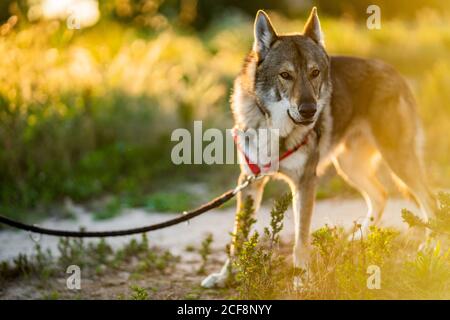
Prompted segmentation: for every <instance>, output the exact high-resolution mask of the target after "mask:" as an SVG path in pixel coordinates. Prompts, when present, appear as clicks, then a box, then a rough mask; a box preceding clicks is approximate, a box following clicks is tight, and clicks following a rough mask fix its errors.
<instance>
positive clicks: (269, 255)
mask: <svg viewBox="0 0 450 320" xmlns="http://www.w3.org/2000/svg"><path fill="white" fill-rule="evenodd" d="M291 200H292V196H291V195H290V194H287V195H285V196H283V197H282V198H281V199H279V200H277V201H275V203H274V206H273V208H272V210H271V213H270V216H271V221H270V228H268V227H266V228H265V229H264V234H263V237H260V235H259V233H258V232H257V231H254V232H253V234H251V235H250V228H251V227H252V225H253V224H254V222H255V220H254V219H253V218H252V214H253V203H252V201H251V198H248V199H246V201H245V202H244V204H243V206H242V208H241V211H240V212H239V213H238V219H240V220H241V221H240V224H239V228H238V230H236V234H234V235H233V238H234V242H235V256H234V257H233V258H232V261H233V268H235V269H236V275H235V278H236V281H237V284H238V287H237V290H238V292H239V297H240V298H243V299H270V298H274V297H275V296H276V294H278V293H279V290H280V289H281V288H282V283H281V280H282V275H283V273H282V272H281V271H282V268H281V267H282V262H283V258H282V257H281V256H280V255H278V246H279V244H280V236H279V233H280V232H281V230H282V228H283V217H284V213H285V211H286V210H287V208H288V206H289V204H290V202H291Z"/></svg>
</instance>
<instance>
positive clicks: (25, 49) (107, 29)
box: [0, 0, 450, 299]
mask: <svg viewBox="0 0 450 320" xmlns="http://www.w3.org/2000/svg"><path fill="white" fill-rule="evenodd" d="M44 2H45V1H44ZM56 2H57V1H56ZM56 2H55V1H47V7H45V6H43V7H38V4H39V3H40V1H30V2H29V3H28V2H27V1H6V2H5V4H2V5H1V6H2V8H4V10H3V11H4V12H8V14H4V17H3V18H2V20H1V25H0V56H1V59H0V211H1V214H4V215H7V216H9V217H14V218H16V219H20V220H21V221H27V222H33V223H39V221H43V220H44V219H46V218H49V217H52V218H55V219H70V218H73V214H71V213H70V212H68V210H66V209H67V208H66V207H67V206H66V205H65V204H66V203H67V202H70V203H72V202H73V203H76V204H79V205H81V206H84V207H86V208H88V209H89V211H90V212H92V215H93V216H94V217H95V219H97V220H107V219H110V218H113V217H117V216H119V215H121V214H124V213H123V211H124V209H128V208H144V209H145V210H147V211H149V212H152V211H156V212H159V213H161V212H170V213H177V212H178V213H179V212H183V211H184V210H187V209H190V208H192V207H194V206H195V205H198V204H201V203H203V202H205V201H207V200H209V199H210V198H211V196H213V195H217V194H220V193H221V192H224V191H225V190H227V189H229V188H230V187H232V186H234V185H235V181H236V178H237V176H238V174H239V168H238V166H237V165H212V166H208V165H191V166H183V165H181V166H177V165H175V164H173V163H172V161H171V159H170V154H171V153H170V152H171V149H172V147H173V145H174V143H173V142H171V141H170V136H171V133H172V131H173V130H174V129H176V128H188V129H191V128H192V126H193V121H194V120H203V121H204V122H203V125H204V127H216V128H220V129H221V130H225V129H227V128H231V127H232V126H233V119H232V115H231V111H230V107H229V96H230V92H231V86H232V82H233V80H234V78H235V77H236V75H237V74H238V73H239V71H240V69H241V66H242V63H243V59H244V57H245V55H246V54H247V53H248V51H249V50H250V49H251V46H252V41H253V19H254V13H250V12H246V10H247V9H245V8H244V9H243V8H235V7H233V6H232V5H231V4H230V5H228V4H227V2H226V1H222V2H223V3H225V4H224V6H225V8H226V9H224V10H216V11H215V12H214V13H211V14H210V15H208V17H209V18H208V20H207V22H205V21H206V20H205V19H206V18H205V17H204V16H202V14H204V13H203V12H204V11H208V10H207V9H205V8H204V6H205V5H204V4H202V1H198V2H199V4H198V5H197V6H195V5H194V6H192V4H197V1H158V0H147V1H128V0H120V1H100V2H101V3H100V4H97V2H96V1H92V3H91V4H93V7H89V6H87V7H84V8H82V9H80V12H79V14H80V15H82V16H83V17H84V19H85V20H82V24H81V25H80V26H79V27H80V28H79V29H78V28H75V29H74V28H71V27H70V20H68V19H69V18H70V17H69V18H68V17H67V15H64V14H63V16H59V15H58V12H59V11H58V4H56ZM68 2H70V1H68ZM87 2H90V1H87ZM311 2H314V1H311ZM438 2H439V1H438ZM30 3H31V4H30ZM351 3H353V4H354V3H358V1H352V2H351ZM361 3H362V2H361ZM189 4H191V5H189ZM383 4H384V2H383ZM439 4H441V3H440V2H439ZM33 5H34V6H35V7H33ZM59 5H61V4H59ZM413 5H414V4H413ZM349 6H350V5H349ZM443 6H444V7H445V4H444V5H443ZM261 7H262V8H264V6H263V5H261ZM324 7H325V9H324V10H322V11H321V7H320V3H319V4H318V9H319V15H320V18H321V24H322V29H323V31H324V34H325V43H326V49H327V51H328V52H329V53H330V54H332V55H333V54H336V55H356V56H360V57H370V58H376V59H381V60H384V61H387V62H388V63H390V64H392V65H393V66H395V68H396V69H397V70H398V71H400V73H401V74H402V75H403V76H404V77H405V78H406V79H407V81H408V83H409V85H410V86H411V88H412V90H413V93H414V95H415V98H416V99H417V102H418V108H419V114H420V116H421V119H422V122H423V127H424V129H425V138H426V142H425V148H424V154H425V162H426V168H427V170H428V172H429V179H430V182H431V185H432V186H433V188H435V190H446V189H448V187H449V185H450V161H449V159H450V158H449V150H450V139H449V132H450V13H449V10H448V8H444V9H443V8H442V7H439V6H434V7H433V6H430V7H427V8H420V9H417V11H416V12H414V14H411V15H410V16H404V15H401V14H398V15H397V13H396V12H389V13H388V14H386V18H385V16H384V15H383V6H382V25H381V29H379V30H370V29H368V28H367V27H366V21H365V17H366V13H365V12H364V11H362V12H361V13H359V14H358V15H352V14H351V12H352V10H350V9H349V12H344V13H343V14H341V13H337V12H335V11H333V10H331V9H330V8H328V7H326V6H324ZM350 7H351V6H350ZM352 8H353V9H354V10H356V9H355V8H358V7H357V6H354V7H352ZM45 10H47V11H45ZM193 10H194V11H193ZM195 10H197V11H195ZM309 10H310V7H309V6H308V7H307V8H305V9H304V10H300V12H299V13H298V14H295V15H292V14H289V13H288V12H286V11H284V10H282V9H279V8H274V9H273V10H268V13H269V14H270V16H271V18H272V21H273V22H274V25H276V26H277V31H279V32H301V31H302V28H303V25H304V23H305V20H306V18H307V12H309ZM193 12H194V13H193ZM195 12H196V13H195ZM196 19H197V20H196ZM202 19H203V20H202ZM199 21H200V22H199ZM393 138H394V137H393ZM381 174H383V173H381ZM411 174H414V173H411ZM191 185H195V186H197V187H198V186H200V187H201V188H200V189H201V190H200V192H199V191H198V190H197V189H198V188H197V189H196V190H195V191H193V189H194V188H191V187H190V186H191ZM280 186H282V185H281V184H280V185H277V184H276V185H274V186H269V190H268V195H269V198H277V199H279V198H280V196H281V195H282V194H283V193H284V192H285V191H286V190H287V188H285V187H281V188H280ZM391 191H392V192H393V193H394V194H397V191H396V189H395V187H393V188H392V190H391ZM358 197H359V194H358V193H356V192H354V191H353V189H352V188H351V187H349V186H347V185H346V184H345V183H344V182H343V181H342V180H341V179H340V178H338V177H337V176H335V175H334V172H333V170H332V169H330V170H329V172H327V174H326V177H325V178H324V179H323V184H321V186H320V187H319V198H320V199H328V198H337V199H341V198H342V199H344V198H345V199H346V198H358ZM442 197H443V198H442V199H446V200H442V207H441V211H442V216H440V217H439V219H440V220H439V219H438V221H437V222H436V225H441V226H444V227H440V228H437V229H436V228H435V226H436V225H433V226H432V227H430V225H428V226H425V227H428V228H431V229H433V228H434V229H433V231H434V235H435V237H434V238H433V239H434V243H433V244H434V246H432V245H430V246H429V247H428V248H427V249H426V250H425V251H422V252H417V247H418V245H419V243H420V239H421V238H420V237H419V236H418V235H417V234H416V233H417V232H416V233H415V232H409V233H406V232H400V231H398V230H394V229H389V228H374V229H373V230H372V232H371V234H370V235H369V237H368V238H367V239H363V240H361V241H356V240H355V241H353V240H351V239H350V240H349V239H348V234H347V233H346V231H347V230H344V229H343V228H342V227H340V226H323V227H322V228H320V229H318V230H315V231H314V236H313V239H314V243H313V245H314V252H313V255H314V258H313V261H314V265H313V273H312V277H313V281H312V282H311V287H310V288H309V290H307V291H304V292H296V291H295V290H293V288H292V281H291V278H292V276H293V275H294V273H295V271H294V270H291V251H290V248H291V246H290V245H288V244H287V243H284V242H282V241H281V240H279V238H277V236H276V234H277V231H276V230H273V229H270V228H269V229H268V231H267V234H260V235H258V236H255V234H254V233H252V232H247V233H246V237H245V236H244V238H243V239H242V251H241V252H240V255H239V256H238V259H237V262H236V263H237V265H236V268H237V270H238V272H237V274H236V277H235V278H234V279H231V280H230V283H229V284H228V286H227V288H225V289H220V290H214V289H208V290H203V289H201V288H200V286H199V284H200V282H201V279H202V278H203V277H204V276H205V275H206V274H208V273H209V272H212V271H217V269H218V268H220V261H221V260H222V259H223V256H224V252H225V248H222V250H221V251H220V253H218V252H216V251H214V250H212V251H211V248H210V245H211V242H213V241H214V240H213V239H209V240H208V239H207V238H205V239H203V238H202V237H203V235H199V238H202V239H200V241H201V240H203V242H202V243H201V245H199V246H198V247H195V248H186V252H189V253H190V254H191V255H194V257H195V259H194V260H195V261H196V262H195V263H193V265H192V266H193V269H192V270H193V271H192V276H191V278H189V274H190V273H189V272H186V268H183V270H184V271H183V272H184V273H183V272H181V273H180V272H179V273H178V278H177V279H173V284H172V285H169V284H167V281H169V280H167V281H166V280H164V279H166V278H167V277H168V275H169V274H172V273H175V272H173V270H177V266H178V264H179V263H180V259H181V258H180V255H176V254H172V253H170V252H168V251H165V250H164V249H163V248H159V247H158V243H155V242H151V241H150V245H149V244H148V243H147V242H146V241H147V239H146V238H145V237H144V238H142V239H141V238H138V240H134V242H133V241H132V242H130V243H128V244H127V245H125V246H124V247H123V248H121V249H113V248H111V247H110V246H109V244H108V242H95V243H94V244H91V243H77V242H76V241H74V240H70V239H62V240H60V244H59V247H58V250H59V251H58V254H57V256H54V255H52V254H49V253H47V252H46V251H45V248H41V247H39V245H38V246H37V251H34V252H33V253H32V254H31V255H29V256H26V255H20V256H18V257H17V258H16V259H14V260H11V261H9V262H6V261H5V262H3V263H2V264H1V268H0V284H2V286H3V287H4V288H8V286H10V287H17V286H24V287H26V288H32V287H33V288H34V287H38V288H40V289H39V290H38V291H37V292H38V294H37V295H36V294H34V295H31V296H29V298H46V299H59V298H64V299H67V298H68V299H73V298H89V299H95V298H110V299H116V298H119V299H180V298H184V299H204V298H224V299H228V298H241V299H286V298H292V299H405V298H413V299H450V251H449V246H448V243H449V241H448V240H449V237H448V235H449V233H450V229H449V226H450V223H449V221H450V219H449V217H450V210H449V209H448V208H449V207H448V205H449V204H448V199H447V198H448V196H447V198H445V195H443V196H442ZM358 199H359V198H358ZM279 201H283V199H282V200H279ZM272 202H273V201H267V202H266V205H268V206H271V205H272ZM233 205H234V203H232V204H231V205H229V206H228V207H227V208H229V209H231V207H233ZM247 209H248V210H250V209H249V208H247ZM278 209H279V211H281V213H279V214H281V215H282V214H283V213H284V211H285V210H287V207H286V208H284V207H282V208H281V209H280V208H278ZM289 210H290V209H289ZM244 211H245V210H244ZM275 211H276V210H275ZM149 214H151V213H149ZM276 214H277V213H276V212H275V213H274V216H272V221H274V219H275V221H276ZM362 214H364V213H362ZM414 214H416V215H419V213H418V210H417V211H416V212H414ZM398 215H399V216H400V215H401V212H398ZM407 217H408V216H407ZM409 218H411V217H410V216H409ZM290 222H291V221H290ZM290 222H287V221H284V223H290ZM409 222H411V221H409ZM415 222H416V225H419V226H416V227H412V229H411V230H410V231H414V230H415V229H417V230H421V231H423V229H424V226H421V225H420V222H417V221H415ZM410 224H411V225H414V221H412V222H411V223H410ZM212 227H213V226H212ZM272 228H273V225H272ZM355 228H356V229H357V228H358V225H357V224H356V223H355ZM5 230H9V229H7V228H6V227H3V226H0V233H1V232H6V231H5ZM244 233H245V232H244ZM274 233H275V235H274ZM419 233H420V232H419ZM252 235H253V237H252ZM419 238H420V239H419ZM436 244H437V245H436ZM211 256H212V257H213V258H211ZM55 261H56V262H55ZM249 263H250V264H249ZM68 264H79V265H83V266H86V268H87V270H89V272H88V274H89V277H90V278H91V279H97V280H98V279H100V282H101V281H103V280H104V279H105V277H108V279H109V280H111V279H112V278H114V277H115V276H117V277H120V276H121V274H122V272H126V273H128V274H129V277H128V278H127V279H126V280H124V282H121V283H120V284H119V285H117V286H114V288H113V289H111V290H110V291H105V292H103V293H102V294H101V295H100V296H96V295H95V294H93V293H92V292H93V290H91V291H89V290H87V291H81V292H78V293H72V292H68V291H67V290H65V288H64V286H63V285H62V284H61V283H63V282H62V281H59V280H58V281H59V282H54V281H52V279H61V278H63V277H64V272H65V266H66V265H68ZM373 264H375V265H378V266H380V267H381V268H384V269H383V270H389V273H384V274H383V277H385V278H383V281H385V282H383V287H382V290H368V289H367V286H366V282H367V281H366V280H367V267H368V266H370V265H373ZM58 266H60V267H61V268H64V269H61V270H62V271H61V270H59V269H58V268H59V267H58ZM184 266H185V265H184ZM261 270H264V272H262V271H261ZM184 276H186V279H188V280H186V279H185V278H184ZM37 279H41V280H42V281H38V280H37ZM102 279H103V280H102ZM108 279H107V280H108ZM148 279H151V280H148ZM109 280H108V281H109ZM105 281H106V280H105ZM111 281H112V280H111ZM165 281H166V282H165ZM177 281H178V282H177ZM106 282H107V281H106ZM106 282H105V283H106ZM58 283H59V284H58ZM101 283H104V282H101ZM88 286H89V285H88ZM30 290H31V289H30ZM6 292H7V291H6V289H4V291H2V289H0V297H2V295H4V297H5V298H8V296H7V295H6ZM8 292H9V293H10V292H11V291H8ZM17 292H18V291H17V290H16V291H14V294H15V295H16V296H14V294H12V296H14V297H18V298H22V297H21V296H20V294H19V293H17Z"/></svg>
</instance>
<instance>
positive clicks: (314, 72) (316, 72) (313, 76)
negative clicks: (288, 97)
mask: <svg viewBox="0 0 450 320" xmlns="http://www.w3.org/2000/svg"><path fill="white" fill-rule="evenodd" d="M319 74H320V70H319V69H314V70H313V71H312V72H311V78H317V77H318V76H319Z"/></svg>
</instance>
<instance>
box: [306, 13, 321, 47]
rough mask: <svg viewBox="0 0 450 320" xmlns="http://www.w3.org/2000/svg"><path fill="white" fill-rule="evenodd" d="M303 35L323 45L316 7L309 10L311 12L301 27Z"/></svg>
mask: <svg viewBox="0 0 450 320" xmlns="http://www.w3.org/2000/svg"><path fill="white" fill-rule="evenodd" d="M303 35H304V36H306V37H308V38H311V39H312V40H314V42H315V43H317V44H320V45H322V46H325V43H324V40H323V34H322V29H321V28H320V21H319V17H318V16H317V8H316V7H314V8H312V10H311V14H310V15H309V18H308V21H306V24H305V28H304V29H303Z"/></svg>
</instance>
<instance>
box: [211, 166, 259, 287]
mask: <svg viewBox="0 0 450 320" xmlns="http://www.w3.org/2000/svg"><path fill="white" fill-rule="evenodd" d="M246 178H247V176H246V175H245V174H244V173H241V175H240V176H239V181H238V184H241V183H242V182H243V181H244V180H245V179H246ZM267 181H268V178H263V179H261V180H257V181H254V182H253V183H252V184H251V185H250V186H248V187H247V188H245V189H243V190H242V191H241V192H239V193H238V194H237V210H236V218H235V223H234V231H233V234H234V235H236V234H237V231H238V230H239V228H240V223H241V221H240V219H238V216H237V214H238V213H239V211H240V209H241V207H242V204H243V203H244V201H245V199H246V198H247V197H250V198H251V199H252V200H253V207H254V209H255V212H256V211H258V209H259V206H260V204H261V199H262V193H263V190H264V186H265V184H266V183H267ZM235 240H236V239H234V238H233V239H232V242H231V246H230V256H231V257H233V255H234V253H235ZM230 264H231V261H230V259H227V261H226V262H225V264H224V265H223V267H222V269H221V270H220V272H218V273H213V274H210V275H209V276H208V277H206V278H205V279H204V280H203V281H202V287H204V288H212V287H223V286H224V285H225V283H226V280H227V279H228V276H229V273H230V270H231V265H230Z"/></svg>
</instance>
